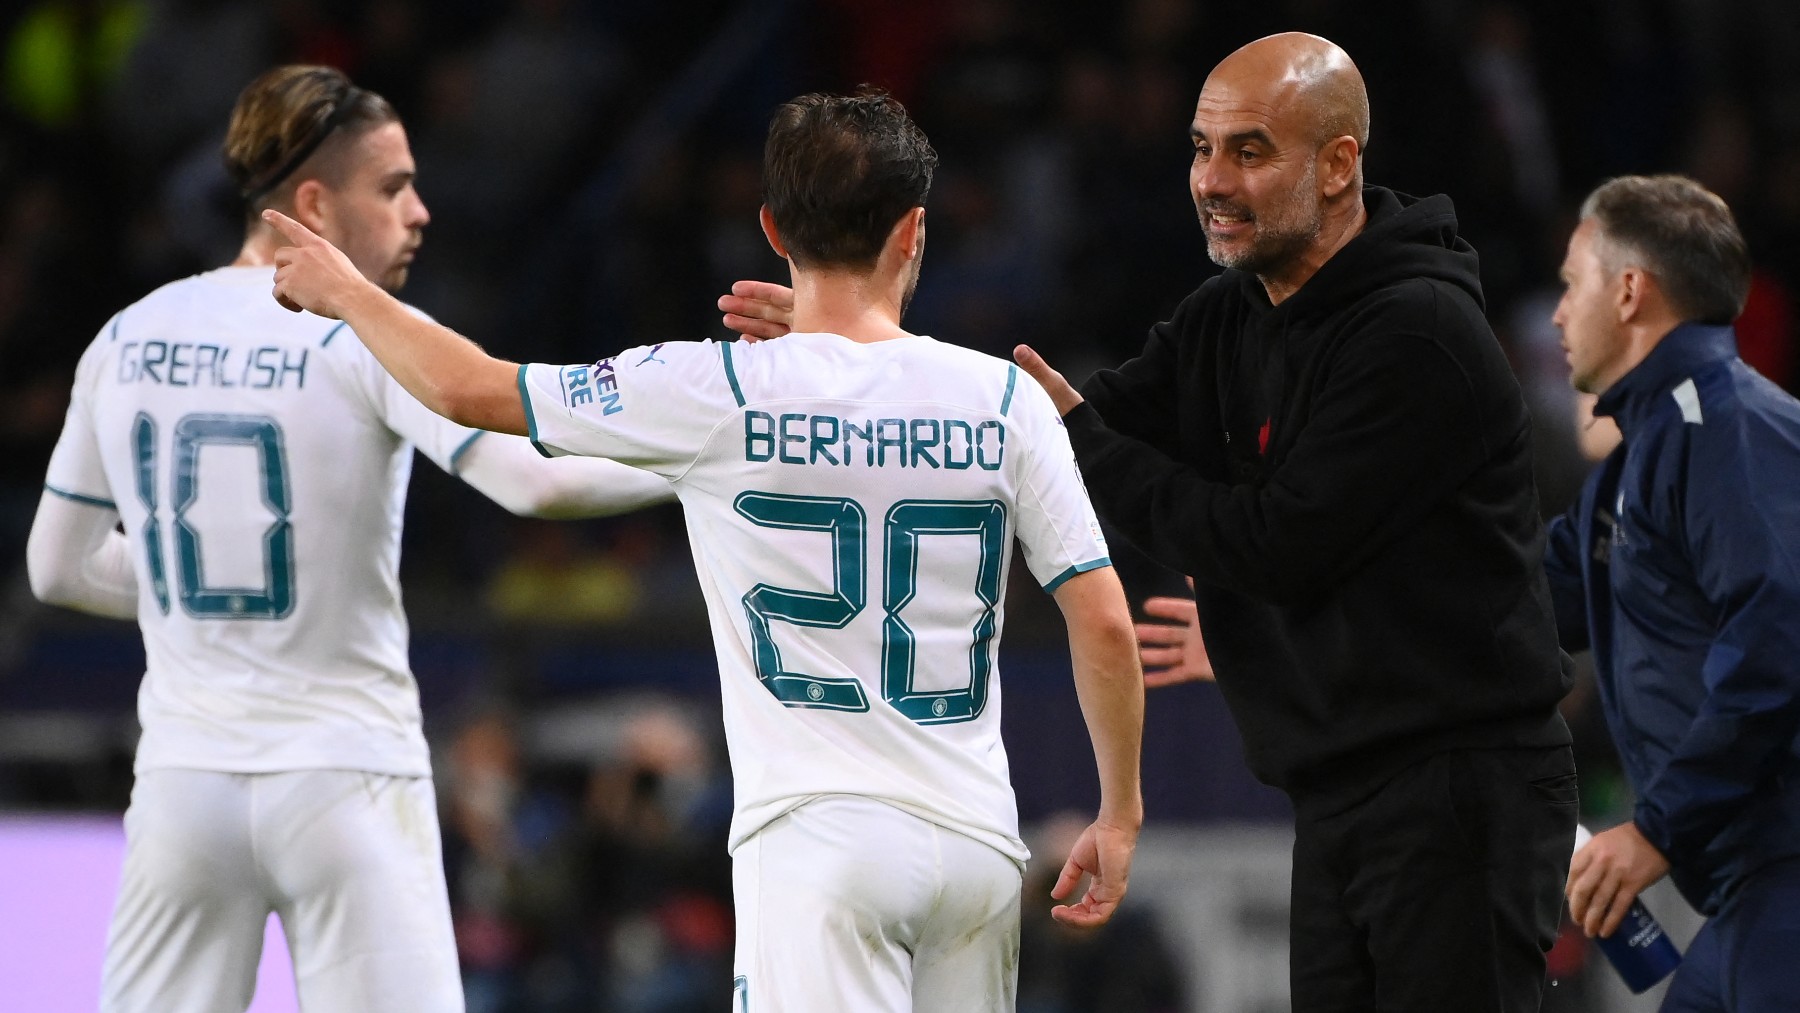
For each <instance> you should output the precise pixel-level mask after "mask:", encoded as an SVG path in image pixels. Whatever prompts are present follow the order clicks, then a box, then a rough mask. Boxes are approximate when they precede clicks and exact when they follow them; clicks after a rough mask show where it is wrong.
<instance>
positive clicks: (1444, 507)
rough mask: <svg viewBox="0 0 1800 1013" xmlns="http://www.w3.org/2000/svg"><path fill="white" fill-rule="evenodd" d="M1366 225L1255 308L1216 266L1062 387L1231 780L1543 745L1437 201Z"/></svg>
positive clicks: (1491, 408) (1474, 367)
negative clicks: (1203, 694)
mask: <svg viewBox="0 0 1800 1013" xmlns="http://www.w3.org/2000/svg"><path fill="white" fill-rule="evenodd" d="M1363 200H1364V203H1365V206H1366V208H1367V211H1368V223H1367V225H1366V227H1365V228H1364V229H1363V231H1362V233H1361V234H1359V235H1358V236H1356V237H1355V238H1354V239H1352V240H1351V241H1350V242H1349V243H1348V244H1346V245H1345V246H1344V247H1343V248H1342V249H1341V250H1339V251H1338V252H1337V254H1336V255H1334V256H1333V257H1332V258H1331V259H1330V260H1329V261H1327V262H1326V263H1325V264H1324V266H1323V267H1321V268H1320V269H1319V271H1318V272H1317V273H1316V274H1314V275H1313V277H1312V278H1311V279H1310V280H1308V281H1307V282H1306V283H1305V284H1304V285H1303V286H1302V287H1301V288H1300V290H1299V291H1298V292H1296V293H1294V294H1293V295H1292V296H1290V297H1289V298H1288V299H1286V300H1284V301H1283V302H1282V303H1281V304H1280V305H1279V306H1271V305H1270V303H1269V299H1268V295H1267V293H1266V292H1265V291H1264V290H1263V287H1262V284H1261V283H1260V282H1259V281H1257V279H1256V278H1255V277H1254V276H1253V275H1250V274H1247V273H1245V272H1242V271H1232V270H1228V271H1226V272H1224V273H1223V274H1221V275H1220V276H1218V277H1216V278H1213V279H1211V280H1209V281H1207V282H1206V283H1205V284H1203V285H1201V286H1200V288H1199V289H1198V290H1196V291H1195V292H1194V293H1193V294H1192V295H1190V296H1188V297H1187V299H1186V300H1184V301H1183V302H1182V304H1181V305H1180V307H1179V308H1177V309H1176V311H1175V316H1174V317H1173V319H1170V320H1168V321H1165V322H1163V323H1160V324H1157V325H1156V326H1155V327H1153V328H1151V330H1150V339H1149V342H1148V344H1147V345H1146V346H1145V348H1144V352H1143V354H1142V355H1140V356H1139V357H1138V358H1136V359H1133V360H1131V361H1130V362H1128V363H1126V364H1125V365H1123V366H1121V367H1120V368H1119V369H1118V370H1108V371H1103V372H1101V373H1098V374H1096V375H1095V376H1094V377H1093V378H1092V379H1090V380H1089V381H1088V382H1087V384H1086V385H1085V386H1084V387H1083V388H1082V394H1083V395H1084V396H1085V397H1086V398H1087V404H1086V405H1084V406H1081V407H1078V408H1077V409H1076V410H1075V411H1073V412H1071V413H1070V414H1069V416H1068V420H1067V421H1068V427H1069V433H1070V436H1071V437H1072V439H1073V441H1074V444H1075V452H1076V456H1077V457H1078V458H1079V460H1080V462H1081V468H1082V473H1083V475H1084V476H1085V477H1086V479H1087V483H1088V488H1089V490H1090V492H1091V493H1092V495H1093V499H1094V503H1095V505H1096V506H1097V507H1098V509H1099V511H1100V513H1101V514H1102V516H1104V517H1106V518H1107V519H1108V520H1109V521H1111V522H1112V523H1113V524H1114V525H1115V526H1116V527H1117V528H1118V529H1119V530H1120V532H1121V533H1123V534H1124V535H1125V536H1126V537H1127V538H1129V539H1130V540H1131V541H1133V542H1134V543H1136V544H1137V545H1138V546H1139V547H1140V548H1142V549H1144V550H1145V551H1146V552H1147V553H1149V554H1150V555H1151V556H1152V557H1153V558H1155V559H1158V560H1160V561H1162V562H1163V563H1165V564H1167V565H1169V566H1171V567H1173V568H1175V569H1178V570H1181V571H1183V572H1185V573H1188V574H1191V575H1192V576H1193V577H1194V580H1195V584H1196V592H1197V593H1196V597H1197V600H1198V605H1199V610H1200V621H1201V629H1202V630H1203V631H1204V632H1205V635H1206V645H1207V649H1208V653H1209V654H1210V655H1211V657H1212V662H1213V667H1214V669H1215V671H1216V672H1217V674H1218V682H1219V688H1220V690H1221V691H1222V692H1223V693H1224V696H1225V700H1226V702H1227V703H1228V704H1229V706H1230V707H1231V710H1232V713H1233V715H1234V716H1235V717H1236V719H1237V723H1238V727H1239V728H1240V729H1241V731H1242V732H1243V736H1244V743H1245V749H1246V752H1247V753H1248V759H1249V763H1250V768H1251V770H1252V771H1254V772H1255V774H1256V775H1257V776H1258V777H1259V778H1261V779H1262V780H1263V781H1265V782H1267V783H1268V784H1271V785H1274V786H1276V787H1278V788H1281V789H1283V790H1285V791H1287V792H1288V794H1289V795H1290V796H1291V797H1293V799H1294V800H1295V803H1296V805H1298V806H1301V807H1303V808H1324V807H1332V806H1337V805H1341V804H1348V803H1350V802H1353V801H1355V799H1356V798H1358V797H1360V796H1361V795H1362V794H1365V793H1366V792H1368V791H1370V790H1372V789H1373V788H1374V787H1375V786H1377V785H1379V784H1380V783H1381V782H1382V781H1383V780H1385V779H1386V778H1387V776H1388V775H1390V774H1392V773H1394V772H1395V771H1397V770H1398V769H1400V768H1401V767H1403V766H1405V765H1407V764H1409V763H1411V762H1413V761H1415V760H1418V759H1421V758H1423V757H1425V756H1427V755H1430V754H1432V753H1436V752H1441V751H1443V750H1446V749H1453V748H1460V747H1478V748H1487V747H1499V748H1505V747H1511V746H1517V747H1538V746H1552V745H1560V744H1566V743H1567V742H1568V741H1569V736H1568V729H1567V728H1566V726H1564V724H1563V723H1562V719H1561V718H1560V717H1559V716H1557V713H1556V704H1557V701H1558V700H1560V699H1561V698H1562V696H1563V694H1564V693H1565V692H1566V691H1567V690H1568V686H1569V681H1568V674H1567V667H1566V660H1567V659H1566V657H1565V656H1564V655H1562V653H1561V652H1560V651H1559V649H1558V648H1557V640H1556V623H1555V618H1554V612H1553V610H1552V607H1551V602H1550V593H1549V587H1548V584H1547V583H1546V581H1545V578H1544V571H1543V550H1544V529H1543V526H1542V524H1541V523H1540V522H1539V519H1538V513H1537V494H1536V491H1535V489H1534V487H1533V485H1532V476H1531V447H1530V424H1529V419H1528V417H1527V415H1526V410H1525V403H1524V400H1523V398H1522V397H1521V396H1520V393H1519V386H1518V382H1517V381H1516V380H1515V379H1514V377H1513V374H1512V370H1511V368H1510V367H1509V366H1508V365H1507V362H1506V358H1505V356H1504V354H1503V353H1502V352H1501V350H1500V346H1499V344H1498V343H1497V342H1496V341H1495V339H1494V334H1493V331H1492V330H1490V329H1489V327H1488V324H1487V321H1486V319H1485V318H1484V317H1483V316H1482V301H1481V283H1480V280H1479V278H1478V276H1477V271H1476V255H1475V251H1474V249H1473V248H1471V247H1470V246H1469V244H1468V243H1466V242H1464V241H1463V240H1462V239H1461V238H1459V237H1458V236H1457V233H1456V215H1455V212H1454V210H1453V209H1452V208H1451V205H1450V200H1449V198H1447V197H1442V196H1438V197H1431V198H1427V199H1425V200H1415V199H1414V198H1411V197H1406V196H1403V195H1400V194H1396V193H1393V192H1392V191H1389V190H1385V189H1381V188H1379V187H1366V188H1365V189H1364V190H1363Z"/></svg>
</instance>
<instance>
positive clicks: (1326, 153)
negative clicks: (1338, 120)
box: [1319, 134, 1362, 197]
mask: <svg viewBox="0 0 1800 1013" xmlns="http://www.w3.org/2000/svg"><path fill="white" fill-rule="evenodd" d="M1361 157H1362V145H1360V144H1358V143H1356V138H1354V137H1351V136H1350V135H1349V134H1345V135H1343V136H1342V137H1333V138H1332V139H1331V140H1329V141H1326V142H1325V146H1324V147H1323V148H1320V149H1319V191H1320V193H1321V194H1323V195H1324V196H1326V197H1336V196H1337V195H1338V194H1341V193H1343V192H1344V191H1345V190H1347V189H1349V188H1350V187H1351V186H1352V185H1353V184H1355V182H1356V164H1357V160H1358V159H1360V158H1361Z"/></svg>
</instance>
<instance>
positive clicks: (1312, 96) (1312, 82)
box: [1200, 32, 1369, 150]
mask: <svg viewBox="0 0 1800 1013" xmlns="http://www.w3.org/2000/svg"><path fill="white" fill-rule="evenodd" d="M1209 95H1211V96H1212V97H1213V98H1214V99H1215V100H1217V101H1221V102H1224V103H1227V104H1231V105H1238V104H1248V105H1253V106H1262V107H1264V108H1266V109H1267V110H1268V111H1269V112H1271V113H1276V112H1279V113H1280V114H1282V115H1283V117H1284V118H1286V117H1292V118H1293V121H1294V124H1295V126H1296V127H1298V128H1299V129H1301V130H1302V131H1304V132H1305V133H1306V135H1307V136H1308V137H1309V139H1311V140H1312V141H1313V143H1315V144H1323V143H1325V142H1326V141H1328V140H1331V139H1332V138H1334V137H1354V138H1356V146H1357V148H1358V149H1359V150H1360V149H1362V148H1364V147H1366V146H1367V145H1368V143H1369V93H1368V90H1367V89H1366V88H1365V87H1364V86H1363V79H1362V72H1361V71H1358V70H1357V69H1356V64H1354V63H1352V62H1350V54H1349V53H1346V52H1344V51H1343V49H1341V48H1339V47H1338V45H1337V44H1336V43H1334V42H1332V41H1330V40H1329V39H1321V38H1319V37H1318V36H1317V35H1307V34H1306V33H1304V32H1283V33H1282V34H1280V35H1270V36H1267V37H1265V38H1261V39H1257V40H1256V41H1255V42H1252V43H1250V44H1249V45H1246V46H1244V47H1243V48H1241V49H1239V50H1238V51H1237V52H1235V53H1232V54H1231V55H1230V56H1227V57H1226V58H1225V59H1223V60H1221V61H1219V65H1218V66H1217V67H1214V68H1213V72H1212V73H1211V74H1209V75H1207V77H1206V85H1205V87H1203V88H1202V89H1201V91H1200V102H1201V104H1202V105H1204V104H1206V102H1207V100H1208V97H1209Z"/></svg>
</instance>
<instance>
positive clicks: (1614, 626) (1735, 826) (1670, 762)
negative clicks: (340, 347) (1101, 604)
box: [1545, 324, 1800, 915]
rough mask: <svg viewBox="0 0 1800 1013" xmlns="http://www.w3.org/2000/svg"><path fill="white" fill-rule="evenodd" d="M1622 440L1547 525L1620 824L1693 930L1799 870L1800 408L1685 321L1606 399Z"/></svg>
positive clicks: (1723, 340) (1710, 330)
mask: <svg viewBox="0 0 1800 1013" xmlns="http://www.w3.org/2000/svg"><path fill="white" fill-rule="evenodd" d="M1594 410H1595V413H1596V414H1600V415H1610V416H1612V417H1613V419H1614V420H1616V421H1617V422H1618V424H1619V429H1620V431H1621V432H1623V433H1624V435H1625V442H1624V444H1623V445H1622V446H1620V447H1619V448H1618V449H1616V450H1614V451H1613V453H1612V455H1611V456H1610V457H1608V458H1607V459H1606V461H1605V463H1603V464H1602V465H1601V466H1600V468H1599V469H1598V470H1597V471H1596V472H1595V473H1594V474H1593V475H1592V476H1590V477H1589V479H1588V481H1587V484H1586V486H1584V487H1583V489H1582V493H1581V498H1580V500H1579V501H1578V502H1577V503H1576V504H1575V506H1574V507H1572V508H1571V509H1570V510H1569V512H1568V513H1567V514H1565V515H1564V516H1562V517H1559V518H1557V519H1556V520H1555V521H1553V522H1552V524H1551V528H1550V543H1549V547H1548V549H1547V550H1546V553H1545V569H1546V570H1547V572H1548V573H1549V575H1550V581H1551V588H1552V591H1553V593H1554V595H1555V599H1556V612H1557V626H1558V630H1559V632H1560V634H1561V637H1562V642H1563V646H1564V647H1566V648H1568V649H1569V650H1577V649H1579V648H1581V647H1583V646H1587V647H1591V648H1592V649H1593V652H1594V666H1595V669H1596V671H1597V673H1598V677H1599V683H1600V701H1601V704H1602V706H1603V707H1604V708H1605V711H1606V721H1607V725H1608V727H1609V728H1610V729H1611V731H1612V736H1613V741H1614V743H1615V744H1616V745H1617V746H1618V750H1619V759H1620V760H1621V761H1622V762H1623V763H1624V766H1625V774H1626V777H1627V778H1629V779H1630V781H1631V784H1632V787H1633V788H1634V789H1635V790H1636V791H1637V794H1638V802H1637V807H1636V811H1635V812H1634V813H1633V820H1634V821H1635V822H1636V823H1637V826H1638V829H1639V830H1641V831H1643V834H1644V837H1645V838H1646V839H1648V840H1649V841H1650V843H1651V844H1653V845H1655V846H1656V848H1657V849H1658V850H1659V851H1661V852H1662V853H1663V855H1664V857H1666V858H1667V859H1668V860H1669V865H1670V878H1671V879H1673V880H1674V882H1675V885H1676V887H1677V888H1679V889H1680V890H1681V894H1682V896H1683V897H1685V898H1687V900H1688V902H1689V903H1690V904H1693V905H1694V907H1695V908H1697V909H1698V910H1700V911H1701V912H1702V913H1703V914H1708V915H1711V914H1714V913H1716V912H1717V911H1718V909H1719V906H1720V905H1721V904H1723V903H1725V902H1727V901H1729V900H1730V899H1731V897H1732V895H1733V891H1734V890H1735V889H1736V887H1737V885H1738V884H1739V883H1741V882H1742V881H1743V879H1744V877H1745V876H1746V875H1748V874H1749V873H1751V872H1754V871H1755V870H1756V869H1758V868H1760V867H1761V866H1763V865H1766V864H1768V863H1769V862H1772V861H1775V860H1777V859H1782V858H1788V857H1793V856H1800V741H1796V736H1797V735H1800V402H1796V401H1795V400H1794V399H1793V398H1792V397H1789V396H1788V395H1787V394H1786V393H1784V392H1783V391H1782V390H1781V389H1780V388H1778V387H1776V386H1775V385H1774V384H1773V383H1770V382H1769V381H1768V380H1766V379H1764V378H1763V377H1762V376H1760V375H1759V374H1757V373H1756V372H1755V371H1754V370H1752V369H1751V368H1750V367H1748V366H1746V365H1744V362H1743V360H1741V359H1739V358H1738V357H1737V346H1736V342H1735V340H1734V337H1733V334H1732V331H1731V328H1729V327H1709V326H1704V325H1699V324H1684V325H1682V326H1680V327H1678V328H1676V329H1675V330H1674V331H1672V332H1670V333H1669V334H1668V335H1667V336H1666V337H1664V338H1663V339H1662V341H1661V342H1660V343H1658V344H1657V346H1656V347H1655V348H1654V349H1653V350H1652V351H1651V352H1650V354H1649V355H1648V356H1647V357H1645V359H1644V361H1643V362H1641V363H1639V364H1638V365H1637V366H1636V367H1635V368H1634V369H1632V370H1631V372H1629V373H1627V374H1625V376H1623V377H1622V378H1620V379H1619V381H1618V382H1617V383H1615V384H1613V386H1612V387H1611V388H1609V389H1608V390H1607V392H1606V393H1605V395H1604V396H1602V397H1601V398H1600V400H1599V403H1598V404H1597V405H1596V406H1595V409H1594Z"/></svg>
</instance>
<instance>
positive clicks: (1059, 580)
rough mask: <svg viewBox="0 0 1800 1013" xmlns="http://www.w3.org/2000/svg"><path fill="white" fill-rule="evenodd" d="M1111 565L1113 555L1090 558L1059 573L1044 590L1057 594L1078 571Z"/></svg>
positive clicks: (1084, 571)
mask: <svg viewBox="0 0 1800 1013" xmlns="http://www.w3.org/2000/svg"><path fill="white" fill-rule="evenodd" d="M1111 565H1112V557H1111V556H1101V557H1100V558H1099V559H1090V560H1088V561H1087V562H1085V563H1076V564H1075V565H1074V566H1071V567H1069V568H1068V569H1067V570H1064V571H1063V572H1061V573H1059V574H1057V575H1056V579H1055V580H1053V581H1051V582H1050V583H1048V584H1045V585H1044V590H1045V591H1046V592H1047V593H1049V594H1055V593H1056V589H1057V588H1059V587H1061V586H1063V585H1064V584H1066V583H1068V582H1069V578H1070V577H1073V576H1075V575H1076V574H1078V573H1086V572H1088V571H1089V570H1098V569H1100V568H1101V567H1102V566H1111Z"/></svg>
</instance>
